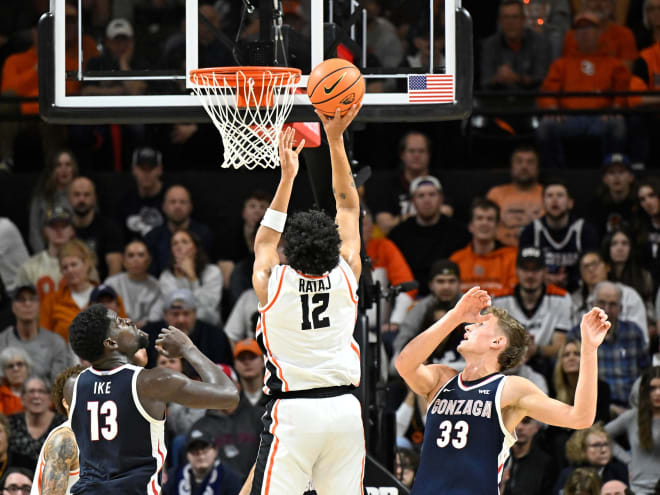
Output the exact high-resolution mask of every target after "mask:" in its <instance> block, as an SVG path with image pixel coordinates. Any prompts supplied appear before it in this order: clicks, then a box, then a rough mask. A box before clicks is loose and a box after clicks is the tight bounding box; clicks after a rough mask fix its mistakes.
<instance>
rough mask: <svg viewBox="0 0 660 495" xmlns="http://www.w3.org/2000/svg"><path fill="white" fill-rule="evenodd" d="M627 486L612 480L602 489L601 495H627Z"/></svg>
mask: <svg viewBox="0 0 660 495" xmlns="http://www.w3.org/2000/svg"><path fill="white" fill-rule="evenodd" d="M626 488H627V487H626V484H625V483H624V482H623V481H619V480H610V481H608V482H607V483H605V484H604V485H603V487H602V488H601V489H600V495H626Z"/></svg>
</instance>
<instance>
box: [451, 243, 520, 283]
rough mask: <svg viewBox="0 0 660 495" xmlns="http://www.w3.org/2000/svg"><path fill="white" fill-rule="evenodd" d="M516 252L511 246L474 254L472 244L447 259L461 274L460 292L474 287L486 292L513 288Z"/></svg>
mask: <svg viewBox="0 0 660 495" xmlns="http://www.w3.org/2000/svg"><path fill="white" fill-rule="evenodd" d="M517 255H518V250H517V249H516V248H515V247H512V246H502V245H498V246H496V247H495V249H493V250H492V251H491V252H490V253H488V254H484V255H478V254H475V252H474V250H473V249H472V243H470V244H468V245H467V246H466V247H464V248H463V249H460V250H458V251H456V252H455V253H454V254H452V255H451V256H450V257H449V259H450V260H451V261H453V262H454V263H456V264H457V265H458V268H459V270H460V272H461V290H462V291H463V292H466V291H468V290H469V289H471V288H472V287H474V286H475V285H478V286H480V287H481V288H482V289H484V290H487V291H488V292H493V291H496V290H500V289H504V288H507V287H513V286H514V285H516V284H517V283H518V278H517V277H516V256H517Z"/></svg>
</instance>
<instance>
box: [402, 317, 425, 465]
mask: <svg viewBox="0 0 660 495" xmlns="http://www.w3.org/2000/svg"><path fill="white" fill-rule="evenodd" d="M425 328H426V327H425ZM426 409H427V401H426V397H424V396H422V395H419V394H416V393H415V392H413V391H412V390H411V389H409V388H408V389H407V393H406V398H405V399H404V400H403V401H402V402H401V404H399V407H397V408H396V413H395V418H396V446H397V448H409V449H412V450H413V451H414V452H420V451H421V449H422V442H423V440H424V428H425V427H426Z"/></svg>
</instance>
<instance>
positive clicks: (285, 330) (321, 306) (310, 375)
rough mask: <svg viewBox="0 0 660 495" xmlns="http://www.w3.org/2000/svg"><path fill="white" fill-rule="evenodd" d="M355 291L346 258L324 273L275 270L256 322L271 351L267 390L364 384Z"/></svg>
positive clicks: (259, 335) (264, 346) (268, 353)
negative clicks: (362, 380) (265, 302)
mask: <svg viewBox="0 0 660 495" xmlns="http://www.w3.org/2000/svg"><path fill="white" fill-rule="evenodd" d="M356 290H357V281H356V280H355V275H354V274H353V271H352V270H351V268H350V267H349V266H348V263H346V261H344V259H343V258H342V257H341V256H340V257H339V264H338V265H337V266H336V267H335V268H334V269H332V270H331V271H330V272H328V273H326V274H325V275H323V276H320V277H313V276H307V275H303V274H301V273H299V272H297V271H295V270H294V269H293V268H291V267H290V266H288V265H278V266H276V267H274V268H273V271H272V272H271V274H270V279H269V281H268V303H267V304H266V305H265V306H264V307H259V313H260V316H261V317H260V321H259V325H258V326H257V340H258V341H259V344H260V346H261V348H262V349H264V352H265V354H266V375H265V377H264V382H265V387H264V391H265V393H266V394H271V393H273V392H275V393H277V392H293V391H298V390H309V389H314V388H321V387H335V386H342V385H355V386H357V385H358V384H359V382H360V349H359V346H358V344H357V342H355V340H354V339H353V330H354V328H355V319H356V317H357V301H358V298H357V294H356V292H355V291H356Z"/></svg>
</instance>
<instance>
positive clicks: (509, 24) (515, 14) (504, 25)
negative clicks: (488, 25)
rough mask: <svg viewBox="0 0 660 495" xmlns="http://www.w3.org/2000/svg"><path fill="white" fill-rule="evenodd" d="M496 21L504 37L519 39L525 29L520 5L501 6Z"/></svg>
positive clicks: (510, 39)
mask: <svg viewBox="0 0 660 495" xmlns="http://www.w3.org/2000/svg"><path fill="white" fill-rule="evenodd" d="M497 23H498V26H499V28H500V32H501V33H502V34H503V35H504V38H505V39H507V40H508V41H520V40H521V39H522V37H523V31H524V29H525V14H524V12H523V9H522V5H503V6H501V7H500V12H499V16H498V17H497Z"/></svg>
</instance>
